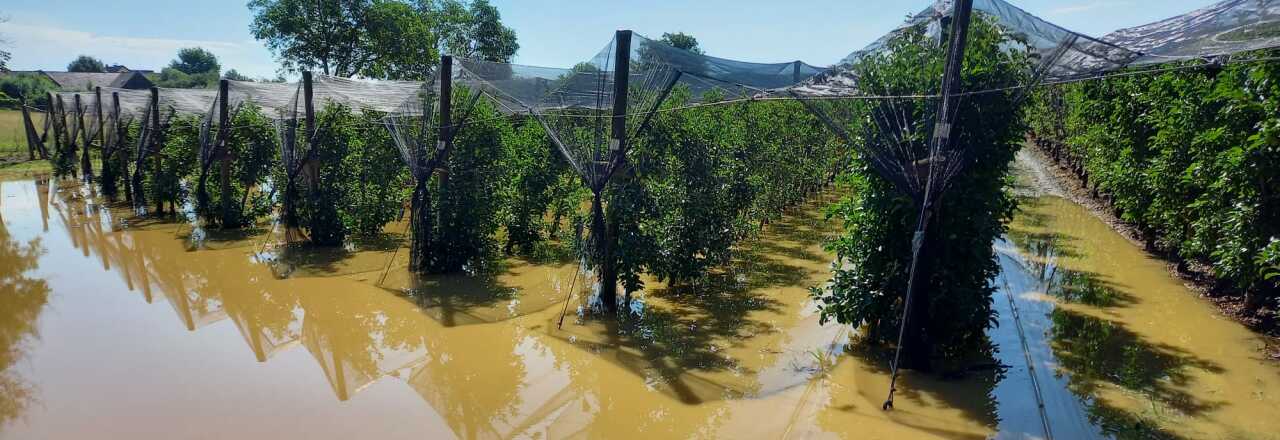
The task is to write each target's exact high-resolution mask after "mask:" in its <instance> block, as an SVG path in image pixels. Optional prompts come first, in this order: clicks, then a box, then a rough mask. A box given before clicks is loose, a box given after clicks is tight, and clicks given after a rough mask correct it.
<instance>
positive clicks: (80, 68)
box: [67, 55, 107, 72]
mask: <svg viewBox="0 0 1280 440" xmlns="http://www.w3.org/2000/svg"><path fill="white" fill-rule="evenodd" d="M106 68H107V65H106V64H103V62H102V60H100V59H97V58H94V57H91V56H88V55H80V56H79V57H76V59H75V61H72V62H71V64H67V71H68V72H102V71H104V70H106Z"/></svg>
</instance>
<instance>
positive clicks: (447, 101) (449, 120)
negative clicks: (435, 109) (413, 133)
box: [424, 56, 454, 235]
mask: <svg viewBox="0 0 1280 440" xmlns="http://www.w3.org/2000/svg"><path fill="white" fill-rule="evenodd" d="M439 105H440V141H439V142H437V143H436V152H435V154H434V156H435V158H434V159H433V160H432V164H431V165H432V166H433V169H431V170H428V174H427V178H428V179H430V178H431V177H430V176H431V173H434V172H435V169H434V168H440V170H441V171H440V181H439V184H440V193H439V194H438V197H439V198H440V209H439V210H438V211H436V215H437V216H438V218H437V219H436V221H435V222H434V225H435V226H437V227H439V228H440V231H439V233H440V234H441V235H444V234H450V233H452V231H449V230H448V229H445V225H449V224H453V223H454V222H451V221H449V219H450V218H451V216H452V215H453V212H452V210H450V209H449V204H448V203H446V202H447V201H448V198H447V197H448V194H449V191H450V185H449V174H450V173H449V172H450V171H451V170H450V167H449V147H450V146H451V145H452V144H453V134H454V127H453V57H451V56H443V57H440V104H439ZM428 191H430V190H428ZM424 209H430V207H424Z"/></svg>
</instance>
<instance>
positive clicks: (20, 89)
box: [0, 73, 58, 128]
mask: <svg viewBox="0 0 1280 440" xmlns="http://www.w3.org/2000/svg"><path fill="white" fill-rule="evenodd" d="M56 91H58V85H57V84H54V83H53V81H50V80H49V77H47V76H44V75H41V74H34V73H20V74H8V75H4V76H0V93H3V94H5V95H9V96H10V97H12V98H14V99H17V98H19V97H25V98H26V99H27V105H30V106H35V107H39V108H49V92H56ZM37 128H39V127H37Z"/></svg>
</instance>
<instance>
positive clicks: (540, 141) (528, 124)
mask: <svg viewBox="0 0 1280 440" xmlns="http://www.w3.org/2000/svg"><path fill="white" fill-rule="evenodd" d="M522 122H523V123H521V124H519V125H518V126H517V127H515V128H514V129H512V130H511V131H509V132H508V133H509V135H508V136H507V137H506V138H505V139H503V143H505V144H507V145H509V146H510V147H509V151H510V154H511V156H510V166H511V172H512V173H513V176H512V182H513V183H514V184H513V185H509V186H508V188H507V189H506V190H507V193H508V195H507V197H508V200H509V206H508V208H507V219H506V221H505V222H504V224H505V226H506V230H507V242H506V244H505V248H504V251H505V252H506V253H508V254H511V253H520V254H524V255H532V254H534V253H535V252H536V251H537V245H538V243H541V242H542V241H543V240H546V239H549V238H554V237H553V236H554V235H556V233H557V232H558V231H559V230H560V229H559V226H560V223H561V220H562V219H563V218H564V217H565V215H566V213H567V212H568V211H571V210H573V209H575V208H576V206H577V205H576V204H574V202H579V203H580V202H581V200H582V198H581V191H579V189H580V188H581V186H582V184H581V179H579V178H578V177H577V175H575V174H574V173H573V170H572V169H571V168H569V166H568V165H567V164H566V162H565V161H564V159H562V158H561V157H560V153H559V152H558V151H556V148H555V146H554V145H553V144H552V143H551V140H550V139H549V138H548V137H547V134H546V131H545V130H543V128H542V126H541V125H539V124H538V123H537V122H535V121H532V120H525V121H522ZM575 193H577V195H578V197H574V194H575ZM548 213H552V215H551V217H550V218H548V217H547V214H548Z"/></svg>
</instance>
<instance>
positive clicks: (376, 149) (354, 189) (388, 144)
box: [340, 112, 411, 235]
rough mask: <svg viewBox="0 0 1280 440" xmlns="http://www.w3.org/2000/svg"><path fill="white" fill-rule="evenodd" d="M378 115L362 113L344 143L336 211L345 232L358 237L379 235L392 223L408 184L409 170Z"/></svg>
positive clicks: (401, 203)
mask: <svg viewBox="0 0 1280 440" xmlns="http://www.w3.org/2000/svg"><path fill="white" fill-rule="evenodd" d="M381 119H382V115H381V114H378V113H374V112H365V113H364V114H363V115H360V116H359V118H357V119H356V120H358V121H360V122H361V124H359V125H358V126H357V127H355V128H354V129H353V131H352V132H351V133H352V134H353V135H354V137H353V138H351V139H349V140H348V141H347V155H346V157H344V158H343V160H342V172H343V180H344V181H345V182H346V183H345V184H344V185H343V198H342V205H341V208H340V211H341V212H342V222H343V224H344V225H345V226H346V228H347V230H349V231H351V232H352V233H354V234H359V235H373V234H377V233H379V232H382V228H383V226H385V225H386V224H387V223H388V222H390V221H392V220H395V219H396V215H397V214H399V212H400V208H401V206H402V205H403V201H404V200H405V197H406V194H407V193H406V190H407V188H408V187H409V185H410V180H411V179H410V176H409V169H408V167H406V166H405V165H404V163H403V162H401V160H400V157H399V155H398V154H397V152H396V146H395V144H394V142H392V140H391V136H390V134H389V133H388V132H387V129H386V128H385V127H383V126H382V125H381V124H378V123H377V122H378V121H380V120H381Z"/></svg>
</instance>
